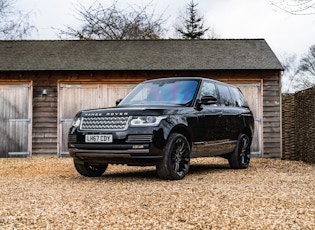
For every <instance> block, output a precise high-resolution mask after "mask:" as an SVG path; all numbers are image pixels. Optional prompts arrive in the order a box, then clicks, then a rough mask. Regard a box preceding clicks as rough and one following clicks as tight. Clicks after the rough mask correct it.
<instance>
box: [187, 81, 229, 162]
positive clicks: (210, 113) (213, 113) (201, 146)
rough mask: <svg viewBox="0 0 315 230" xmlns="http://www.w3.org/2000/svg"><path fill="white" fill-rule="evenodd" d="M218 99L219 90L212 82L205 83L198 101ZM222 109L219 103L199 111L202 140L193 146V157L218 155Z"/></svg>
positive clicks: (204, 106) (203, 107)
mask: <svg viewBox="0 0 315 230" xmlns="http://www.w3.org/2000/svg"><path fill="white" fill-rule="evenodd" d="M205 96H206V97H209V96H210V97H213V98H218V95H217V89H216V87H215V84H214V83H213V82H212V81H207V80H205V81H203V82H202V85H201V88H200V93H199V96H198V99H199V100H201V99H202V98H203V97H205ZM222 114H223V113H222V108H221V107H220V106H219V105H218V103H217V102H215V103H210V104H202V105H201V107H200V109H199V111H198V125H197V126H196V127H198V130H199V134H200V135H198V136H199V137H200V139H199V140H198V141H197V140H196V141H195V142H194V143H193V144H194V146H193V150H194V151H193V152H194V153H193V156H209V155H216V152H217V148H216V145H215V143H218V142H220V139H221V138H222V135H221V132H220V130H221V126H222Z"/></svg>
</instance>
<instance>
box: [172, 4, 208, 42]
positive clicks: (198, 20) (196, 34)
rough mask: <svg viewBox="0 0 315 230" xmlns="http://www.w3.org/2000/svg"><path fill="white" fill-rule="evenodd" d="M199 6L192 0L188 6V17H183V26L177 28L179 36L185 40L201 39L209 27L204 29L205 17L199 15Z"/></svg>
mask: <svg viewBox="0 0 315 230" xmlns="http://www.w3.org/2000/svg"><path fill="white" fill-rule="evenodd" d="M197 6H198V4H197V3H195V2H194V1H193V0H191V1H190V2H189V3H188V4H187V8H186V16H184V17H181V21H182V22H181V25H178V26H175V29H176V31H177V33H179V35H180V36H181V37H182V38H184V39H201V38H202V37H204V36H205V35H206V32H207V31H208V30H209V27H207V28H205V27H204V17H203V16H200V15H199V12H198V10H197Z"/></svg>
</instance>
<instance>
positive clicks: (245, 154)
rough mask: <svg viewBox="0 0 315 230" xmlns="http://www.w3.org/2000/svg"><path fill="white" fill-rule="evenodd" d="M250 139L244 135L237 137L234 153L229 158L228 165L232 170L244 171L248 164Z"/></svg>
mask: <svg viewBox="0 0 315 230" xmlns="http://www.w3.org/2000/svg"><path fill="white" fill-rule="evenodd" d="M250 145H251V141H250V138H249V137H248V136H247V135H246V134H240V135H239V137H238V141H237V145H236V148H235V151H234V152H233V153H232V154H231V155H230V156H229V164H230V166H231V168H233V169H246V168H247V167H248V165H249V162H250V157H251V153H250Z"/></svg>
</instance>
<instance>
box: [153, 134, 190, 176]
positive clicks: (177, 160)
mask: <svg viewBox="0 0 315 230" xmlns="http://www.w3.org/2000/svg"><path fill="white" fill-rule="evenodd" d="M190 151H191V150H190V145H189V142H188V141H187V138H186V137H185V136H184V135H182V134H180V133H173V134H171V135H170V137H169V139H168V141H167V143H166V146H165V148H164V158H163V160H162V162H161V163H160V164H158V165H157V173H158V175H159V177H160V178H161V179H170V180H180V179H182V178H184V177H185V175H186V174H187V173H188V171H189V166H190Z"/></svg>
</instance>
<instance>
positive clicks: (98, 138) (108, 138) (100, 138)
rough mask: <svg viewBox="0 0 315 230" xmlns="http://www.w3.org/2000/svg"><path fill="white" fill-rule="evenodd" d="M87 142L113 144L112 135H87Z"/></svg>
mask: <svg viewBox="0 0 315 230" xmlns="http://www.w3.org/2000/svg"><path fill="white" fill-rule="evenodd" d="M85 142H87V143H95V142H98V143H112V142H113V136H112V135H109V134H108V135H85Z"/></svg>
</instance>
